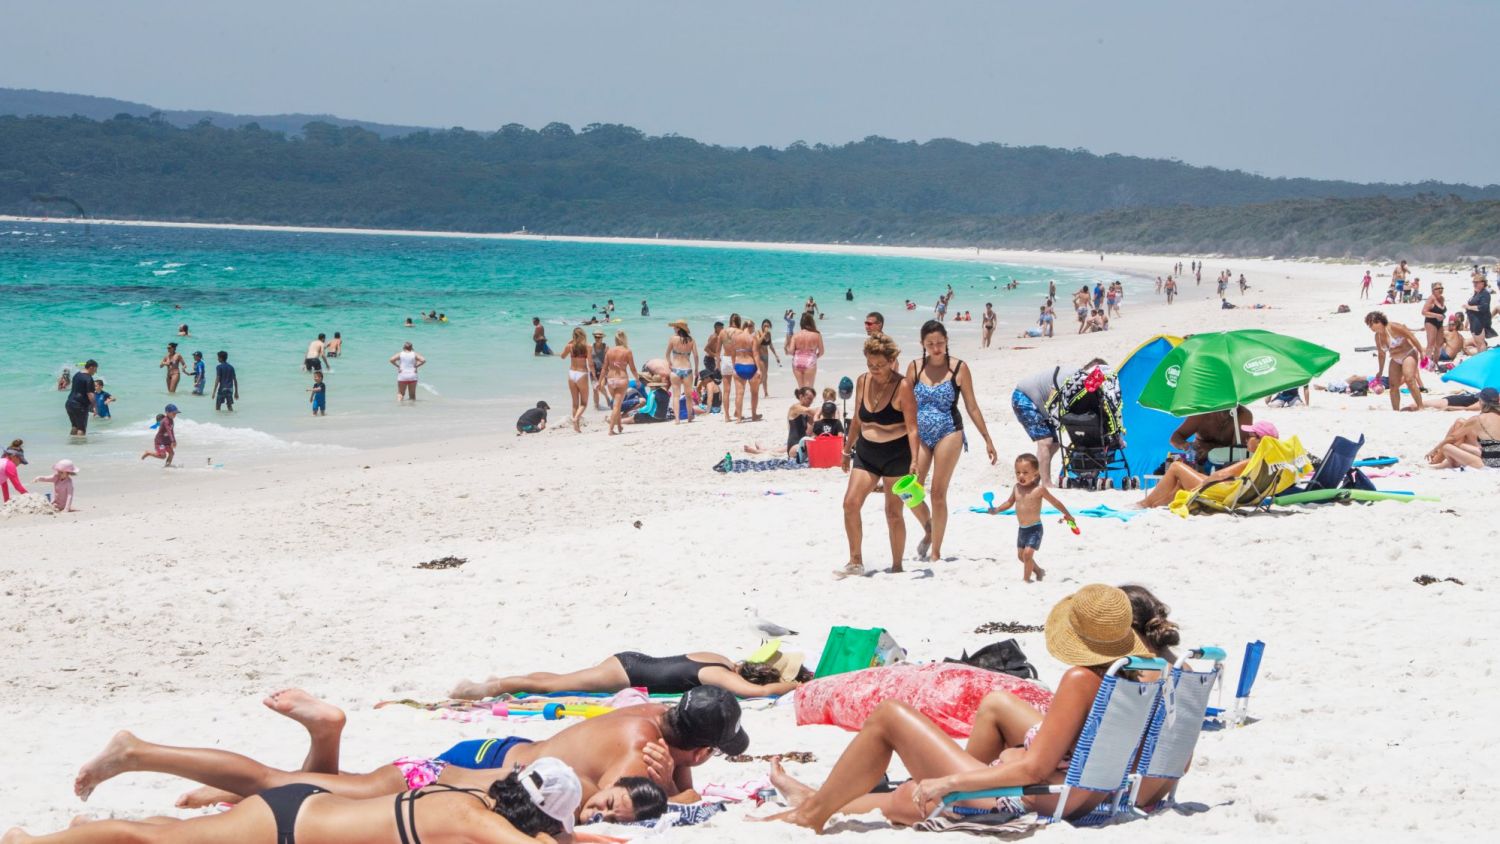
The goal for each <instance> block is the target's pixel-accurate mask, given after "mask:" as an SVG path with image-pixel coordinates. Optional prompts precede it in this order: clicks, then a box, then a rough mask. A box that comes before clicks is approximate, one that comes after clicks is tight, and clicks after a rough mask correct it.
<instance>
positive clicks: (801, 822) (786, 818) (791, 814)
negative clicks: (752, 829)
mask: <svg viewBox="0 0 1500 844" xmlns="http://www.w3.org/2000/svg"><path fill="white" fill-rule="evenodd" d="M750 820H752V821H760V822H766V821H782V822H784V823H789V824H795V825H796V826H805V827H807V828H808V829H811V830H812V831H813V832H816V833H818V834H819V835H822V834H823V824H821V823H819V824H814V823H813V821H812V820H811V819H810V818H808V817H807V816H806V815H804V814H803V812H802V808H801V807H800V806H799V807H798V808H796V809H788V810H786V811H785V812H777V813H776V814H774V815H767V816H765V817H763V818H754V817H752V818H750ZM824 823H826V821H825V822H824Z"/></svg>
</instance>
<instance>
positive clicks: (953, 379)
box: [906, 319, 998, 560]
mask: <svg viewBox="0 0 1500 844" xmlns="http://www.w3.org/2000/svg"><path fill="white" fill-rule="evenodd" d="M906 377H907V380H909V381H911V385H912V390H913V392H914V393H915V395H916V398H917V438H918V440H919V442H920V445H918V447H917V466H916V473H917V480H918V481H920V482H921V483H922V485H923V486H924V487H926V489H927V499H928V500H927V501H924V502H923V503H921V504H919V505H917V506H916V508H914V509H913V511H912V512H913V513H915V514H916V516H917V520H918V522H920V523H921V524H922V525H923V526H924V527H925V528H926V529H927V533H926V535H925V536H924V537H923V538H922V540H921V541H920V542H918V543H917V559H918V560H929V559H931V560H940V559H942V557H943V535H944V534H945V533H946V532H947V529H948V484H949V482H950V481H951V480H952V479H953V470H954V468H955V467H957V465H958V455H959V452H960V451H961V450H964V449H967V448H968V441H967V440H966V439H965V437H964V421H963V418H962V417H961V416H959V414H958V400H959V397H960V396H962V397H963V400H964V409H965V410H967V411H968V412H969V419H971V420H972V421H973V422H974V427H975V429H977V430H978V431H979V435H980V436H981V437H983V438H984V448H985V451H986V452H987V453H988V454H989V458H990V463H991V464H994V463H995V461H996V460H997V459H998V455H997V454H996V453H995V444H994V442H992V441H991V440H990V431H989V428H987V427H986V426H985V424H984V414H983V413H982V412H980V410H979V402H978V400H977V399H976V398H975V397H974V382H973V379H972V378H970V377H969V367H968V366H967V365H966V364H965V363H964V362H963V361H961V360H958V359H957V358H953V357H950V356H949V355H948V329H946V328H944V327H943V324H942V323H941V322H938V321H937V320H935V319H933V320H928V321H927V322H926V323H925V324H924V325H923V326H922V359H921V360H914V361H912V362H911V363H910V364H909V365H908V366H907V368H906ZM929 471H930V472H931V473H932V482H931V483H930V484H929V483H928V482H927V481H928V477H927V476H928V472H929ZM929 552H930V553H929Z"/></svg>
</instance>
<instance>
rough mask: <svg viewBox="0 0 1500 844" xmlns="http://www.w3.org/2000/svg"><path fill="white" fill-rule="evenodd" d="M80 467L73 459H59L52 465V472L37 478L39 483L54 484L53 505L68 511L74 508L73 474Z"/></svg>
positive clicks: (72, 510)
mask: <svg viewBox="0 0 1500 844" xmlns="http://www.w3.org/2000/svg"><path fill="white" fill-rule="evenodd" d="M76 474H78V467H77V466H74V465H73V461H71V460H59V461H57V462H56V463H54V464H53V465H52V474H51V475H43V476H41V477H39V478H37V479H36V482H37V483H39V484H52V506H53V507H56V508H57V509H58V510H62V511H65V512H68V513H72V512H75V511H74V509H73V476H74V475H76Z"/></svg>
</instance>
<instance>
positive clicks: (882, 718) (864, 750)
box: [764, 691, 1042, 832]
mask: <svg viewBox="0 0 1500 844" xmlns="http://www.w3.org/2000/svg"><path fill="white" fill-rule="evenodd" d="M1041 720H1042V716H1041V713H1039V712H1037V710H1036V709H1034V708H1032V707H1031V705H1030V704H1027V703H1026V702H1025V701H1023V700H1021V699H1020V698H1018V697H1016V696H1014V695H1012V694H1010V693H1009V692H1003V691H996V692H991V693H990V694H988V695H986V696H985V697H984V700H983V701H982V702H981V703H980V706H979V711H978V713H977V714H976V716H975V720H974V729H973V732H972V734H971V736H970V738H969V743H968V746H967V747H964V748H961V747H959V746H958V743H957V742H955V741H954V740H953V739H951V738H949V737H948V735H947V734H946V733H944V732H943V731H942V730H941V729H939V728H938V726H937V725H936V724H934V723H932V721H931V720H930V719H928V718H927V717H926V716H925V715H923V714H922V713H920V712H918V711H917V710H916V709H914V708H912V707H911V706H908V705H907V704H904V703H900V702H897V701H889V700H888V701H885V702H884V703H881V704H880V705H879V706H877V707H876V708H875V711H874V712H872V713H871V714H870V717H869V718H868V719H866V720H865V723H864V726H863V727H861V728H860V731H859V734H858V735H856V736H855V737H854V740H853V741H852V742H850V743H849V747H848V748H847V749H846V750H845V751H844V753H843V755H842V756H840V757H839V761H838V762H837V763H836V764H835V765H834V766H833V771H832V772H830V773H829V775H828V779H827V781H826V782H824V783H823V786H822V787H821V788H818V789H813V788H812V787H811V786H808V785H806V784H804V783H801V782H799V781H797V780H796V779H794V778H793V777H792V776H791V775H790V774H788V773H787V772H786V771H785V770H784V769H783V768H782V767H781V763H780V762H772V763H771V784H772V785H774V786H775V787H776V790H777V791H779V792H781V795H782V796H783V797H784V798H786V801H787V802H788V803H790V804H791V806H792V808H791V810H790V811H786V812H782V813H780V814H776V815H772V816H770V817H768V818H765V819H764V820H781V821H786V822H788V823H794V824H797V825H799V826H805V827H808V828H810V829H813V830H815V831H817V832H822V831H823V826H824V825H825V824H826V823H828V819H829V818H830V817H832V816H833V815H834V814H836V813H843V814H851V815H858V814H864V813H866V812H872V811H874V810H876V809H879V810H880V811H881V812H882V813H883V814H884V815H885V816H886V818H888V819H889V820H890V821H891V822H893V823H896V824H901V825H906V826H909V825H911V824H914V823H916V822H917V821H920V820H922V817H923V816H922V814H921V813H920V811H919V810H918V809H917V806H916V799H915V798H916V783H917V781H918V780H924V779H932V778H935V777H941V776H946V775H948V774H955V773H961V772H963V771H971V770H976V769H979V768H984V767H986V766H988V765H989V764H990V763H991V762H994V761H996V760H997V759H998V760H1000V761H1001V762H1004V761H1006V757H1005V754H1007V753H1020V752H1021V751H1019V750H1013V749H1015V748H1019V747H1020V746H1021V745H1022V743H1023V742H1024V741H1025V739H1026V733H1027V731H1029V730H1030V729H1031V728H1032V726H1034V725H1036V724H1039V723H1041ZM892 755H896V756H899V757H901V762H902V763H903V764H904V765H905V766H906V769H907V772H908V773H910V774H911V776H912V779H911V780H910V781H909V782H906V783H903V784H902V785H901V786H900V787H898V788H897V789H896V790H894V791H891V792H888V793H884V794H871V793H869V792H870V789H871V788H873V787H875V785H876V784H878V783H879V782H880V780H881V778H882V777H883V776H884V775H885V770H886V768H887V767H888V766H889V765H890V762H891V756H892Z"/></svg>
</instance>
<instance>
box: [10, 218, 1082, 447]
mask: <svg viewBox="0 0 1500 844" xmlns="http://www.w3.org/2000/svg"><path fill="white" fill-rule="evenodd" d="M1011 277H1014V278H1016V279H1018V280H1019V281H1020V282H1021V285H1022V286H1021V288H1020V289H1019V290H1015V291H1003V290H1000V289H999V287H1000V286H1001V285H1003V284H1004V283H1005V281H1006V280H1008V279H1009V278H1011ZM1099 277H1101V276H1099V275H1098V274H1096V273H1088V272H1082V271H1072V270H1051V269H1042V268H1034V267H1014V266H1003V265H991V264H984V263H973V262H960V261H936V260H925V259H912V258H888V257H867V256H851V255H827V254H808V253H799V252H776V251H763V250H747V249H722V248H697V247H673V246H657V245H653V244H640V245H619V244H604V243H571V242H555V241H546V242H536V241H504V240H486V239H462V238H458V239H455V238H428V237H409V236H394V235H358V234H322V233H289V232H245V231H233V230H198V229H177V228H155V227H117V226H104V225H94V226H89V227H86V228H85V227H82V226H76V225H59V224H40V223H0V294H3V296H4V301H5V304H6V308H5V313H6V320H5V323H6V331H5V341H6V342H5V346H6V349H7V353H8V354H7V357H8V360H7V361H6V363H5V365H4V366H0V437H3V439H4V441H5V442H9V441H10V439H12V438H14V437H23V438H25V439H26V441H27V446H28V453H29V454H30V455H32V456H33V457H34V458H37V457H40V458H43V459H42V460H36V459H34V460H33V465H32V466H31V467H28V468H40V467H41V465H42V463H43V462H44V461H45V463H46V464H48V465H50V463H51V461H52V460H54V459H56V458H57V457H59V456H63V455H66V456H69V457H72V458H74V459H75V460H79V461H80V462H82V461H83V460H85V459H87V460H89V461H94V462H97V461H108V462H111V463H113V462H115V461H116V460H123V459H125V458H133V457H134V456H135V455H138V454H139V452H140V450H141V449H143V448H145V447H146V446H147V445H148V444H149V443H150V440H151V433H150V431H149V430H148V426H149V424H150V422H151V421H152V419H153V418H154V415H155V414H156V413H158V412H160V411H161V409H162V407H163V405H165V403H166V402H168V401H175V402H176V403H177V404H179V405H181V406H182V410H183V414H182V416H181V417H180V418H179V423H178V429H179V431H178V437H179V440H180V441H181V445H182V450H183V452H184V462H185V463H188V464H189V465H194V464H196V465H199V466H202V465H207V464H211V463H220V462H223V461H225V460H243V459H245V458H247V457H252V456H255V455H260V454H267V453H283V454H284V453H290V452H294V451H296V450H298V449H308V448H317V449H326V448H329V447H345V446H353V447H359V446H366V445H371V444H375V443H389V442H392V441H400V440H401V439H404V438H410V439H416V438H419V437H431V436H434V435H440V434H443V433H449V434H469V433H483V432H486V431H493V432H496V433H497V434H498V433H503V434H506V435H509V433H510V432H511V431H512V430H513V423H514V419H515V415H516V412H517V411H518V410H519V409H521V408H522V407H525V406H529V405H531V404H534V403H535V401H536V400H537V399H546V400H548V401H549V402H550V403H551V404H552V406H553V407H554V408H559V407H561V408H566V407H567V406H568V398H567V391H566V387H565V375H564V374H563V372H564V369H565V365H564V364H563V363H562V362H561V361H559V360H557V359H555V358H542V359H538V358H534V357H533V356H532V354H531V349H532V347H531V325H530V322H531V318H532V317H533V316H536V317H540V318H541V319H542V320H543V322H544V323H546V325H547V329H548V332H547V333H548V337H549V339H550V342H551V345H552V347H553V348H554V349H558V348H560V347H561V346H562V345H563V344H564V343H565V342H566V341H567V338H568V335H569V333H570V326H571V325H573V324H576V323H578V322H580V321H582V320H584V319H586V318H588V317H589V316H590V315H591V314H592V307H593V306H595V305H603V304H604V301H605V300H606V299H614V301H615V303H616V305H617V310H616V315H617V316H619V317H621V322H620V324H619V325H618V326H616V327H618V328H622V329H624V330H625V331H627V332H628V333H629V335H630V338H631V346H632V348H634V349H635V350H636V358H637V362H638V363H644V362H645V361H646V360H647V359H649V358H653V357H660V356H661V355H662V352H663V350H664V348H665V346H666V342H667V339H668V335H669V333H670V329H668V328H667V327H666V323H667V322H668V321H670V320H673V319H678V318H685V319H687V320H688V321H689V322H690V323H691V324H692V326H693V333H694V336H695V337H697V338H699V340H700V342H701V341H702V339H703V338H705V337H706V336H707V335H708V333H709V331H710V327H711V323H712V322H713V321H714V320H716V319H718V320H722V319H725V318H726V317H727V316H728V315H729V313H730V312H732V311H733V312H738V313H741V314H743V315H746V316H753V317H755V318H756V319H757V320H759V319H767V318H768V319H770V320H772V323H773V326H774V330H775V332H776V336H777V337H778V338H779V337H781V336H782V332H783V327H782V326H783V324H782V321H781V314H782V312H783V311H785V310H786V309H787V308H792V309H794V310H796V311H797V312H799V313H800V311H801V304H802V303H803V302H804V301H805V300H806V299H807V297H808V296H813V297H815V298H816V299H817V301H818V303H819V305H820V307H821V309H822V311H823V313H824V314H825V320H824V322H823V323H822V329H823V331H824V334H825V336H826V338H827V343H828V346H829V349H830V357H829V358H828V359H827V361H826V365H825V366H824V367H823V371H824V372H826V373H827V374H829V375H830V376H832V377H831V378H830V379H829V384H830V385H831V384H832V383H834V381H836V379H837V376H838V375H840V374H844V373H843V372H842V371H834V368H835V367H836V366H838V365H840V364H841V363H842V364H844V365H843V366H842V367H841V369H843V370H848V371H850V372H853V371H854V370H855V368H856V366H858V367H860V368H862V364H859V363H858V362H857V361H856V360H855V357H856V354H857V351H858V342H857V338H858V337H860V336H861V335H862V334H863V327H862V325H861V320H862V318H863V316H864V314H865V312H866V311H869V310H880V311H883V312H884V313H885V314H886V316H887V319H888V320H889V323H888V328H889V331H890V333H891V334H892V336H895V337H896V338H897V340H898V342H902V343H903V344H904V345H906V346H908V347H910V348H913V349H914V348H915V347H916V337H915V334H916V330H915V329H916V327H917V325H918V324H919V323H920V322H921V320H923V319H926V318H927V317H928V316H929V315H930V314H931V308H932V302H933V301H934V300H935V299H936V298H937V296H938V294H940V293H941V292H942V291H943V289H944V288H945V286H947V285H949V284H951V285H953V287H954V288H955V290H956V291H957V294H956V295H955V297H954V300H953V303H952V305H951V307H950V314H951V313H954V312H956V311H959V310H964V309H967V310H970V311H973V312H974V313H975V315H976V321H975V322H973V323H971V324H967V325H965V324H960V325H961V326H962V328H958V329H956V330H959V331H963V330H968V331H972V332H977V331H978V321H977V315H978V313H979V312H980V311H981V310H982V309H983V306H984V302H985V301H993V302H994V303H995V305H996V308H997V310H999V311H1000V313H1001V326H1000V329H999V331H998V336H999V337H1009V336H1014V335H1015V334H1016V333H1017V332H1018V330H1019V329H1020V328H1022V327H1024V326H1025V325H1029V324H1031V323H1032V322H1033V321H1034V319H1035V311H1036V306H1037V304H1039V303H1040V301H1041V299H1042V297H1044V296H1045V292H1046V287H1047V283H1048V282H1049V281H1056V282H1057V286H1058V289H1059V290H1060V291H1067V290H1068V289H1070V285H1079V284H1083V283H1092V282H1093V281H1094V280H1095V279H1096V278H1099ZM846 288H853V290H854V293H855V301H854V302H846V301H845V299H844V291H845V289H846ZM642 299H646V300H647V301H648V302H649V303H650V307H651V314H652V316H651V317H650V318H642V317H641V316H640V302H641V300H642ZM906 299H912V300H914V301H916V302H917V303H918V304H919V306H920V307H919V308H918V309H917V310H915V311H906V310H904V307H903V302H904V300H906ZM433 309H436V310H438V311H441V312H443V313H446V314H447V315H448V318H449V320H450V322H449V323H448V324H446V325H438V324H432V323H423V322H422V321H421V319H420V313H421V312H422V311H426V310H433ZM406 317H412V318H414V319H416V320H417V325H416V327H415V328H410V329H408V328H404V327H403V326H402V323H403V321H404V320H405V318H406ZM182 323H187V324H188V325H189V327H190V330H191V336H190V337H189V338H184V339H180V340H179V342H180V343H181V347H180V351H182V352H183V354H184V357H185V358H188V359H189V360H191V353H192V352H193V351H195V350H201V351H202V352H203V353H204V359H205V361H206V362H207V364H208V371H209V378H210V382H211V381H212V376H213V365H214V354H215V353H216V352H217V351H219V350H221V349H223V350H227V351H228V352H229V355H230V358H229V359H230V362H231V363H233V364H234V365H235V367H236V369H237V370H238V374H239V378H240V382H241V401H240V402H239V403H238V404H237V405H236V412H235V413H233V414H227V413H224V414H219V413H215V412H214V410H213V406H212V400H211V399H209V398H206V397H199V396H193V395H191V380H190V379H189V378H186V377H185V378H184V379H183V381H182V383H181V385H180V386H179V387H178V390H177V393H176V395H175V396H172V395H168V393H167V391H166V385H165V378H164V375H163V371H162V370H161V369H160V368H158V366H157V364H158V362H159V361H160V360H161V359H162V357H163V355H164V354H165V345H166V343H167V342H169V341H172V340H178V339H179V338H178V337H177V327H178V326H179V325H180V324H182ZM335 331H339V332H341V333H342V334H343V337H344V356H343V357H342V358H340V359H338V360H336V361H334V363H333V369H332V372H331V373H329V374H328V376H327V381H328V384H329V390H328V408H329V413H328V416H327V417H326V418H323V419H314V418H312V417H311V416H310V415H309V412H308V404H307V393H306V390H307V387H308V385H309V384H310V382H311V378H310V377H309V376H308V375H306V374H305V373H303V372H302V360H303V356H304V354H305V352H306V349H307V344H308V342H309V341H310V340H311V339H312V338H313V337H314V336H316V334H317V333H319V332H324V333H326V334H328V335H329V336H330V337H331V336H332V335H333V332H335ZM609 333H610V335H612V334H613V327H612V328H611V331H610V332H609ZM405 340H411V341H412V342H413V343H414V344H415V346H416V348H417V350H418V351H419V352H421V353H422V354H423V355H424V356H425V357H426V358H427V359H428V361H429V363H428V364H427V366H425V367H424V368H423V369H422V381H421V386H422V389H421V391H420V395H419V398H420V401H419V402H418V403H417V405H416V406H415V407H400V408H398V407H397V406H396V404H395V395H394V393H395V391H394V380H395V379H394V369H393V368H392V367H391V365H390V364H389V363H388V362H387V361H388V359H389V358H390V356H391V355H392V354H394V353H395V352H396V351H398V350H399V349H400V347H401V343H402V342H403V341H405ZM975 345H977V343H976V344H975ZM90 357H92V358H95V359H97V360H98V361H99V362H100V371H99V374H100V375H101V376H103V377H104V378H105V380H106V382H107V386H106V389H108V390H109V392H111V393H113V394H114V395H115V396H116V399H117V401H116V403H115V404H114V406H113V411H114V419H113V420H109V421H101V420H97V419H95V420H93V421H92V422H91V426H90V434H89V436H88V438H87V439H86V441H83V442H76V441H75V442H69V441H68V437H67V434H68V426H67V419H66V416H65V414H64V412H63V400H64V398H65V396H66V394H65V393H61V392H58V391H57V390H56V389H55V386H54V384H55V381H56V379H57V375H58V373H59V371H60V370H61V369H62V367H64V366H68V367H76V366H77V364H78V362H80V361H82V360H84V359H86V358H90ZM778 381H779V382H780V383H778ZM790 383H791V378H790V370H789V369H782V370H775V369H773V370H772V382H771V386H772V394H773V395H774V396H776V397H777V398H778V399H779V398H781V397H785V396H786V395H788V393H789V392H790V391H789V390H788V389H787V385H789V384H790ZM555 415H556V410H554V416H555Z"/></svg>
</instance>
